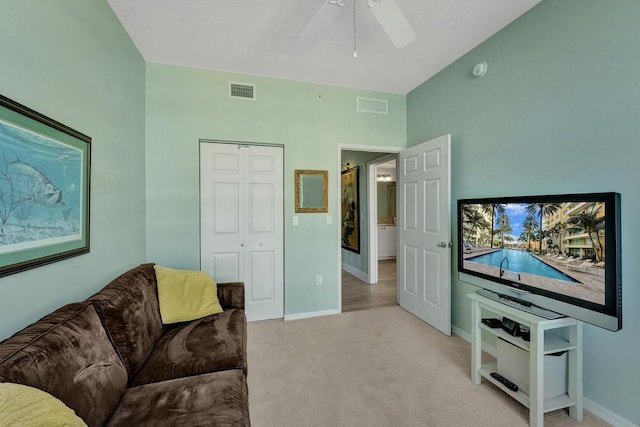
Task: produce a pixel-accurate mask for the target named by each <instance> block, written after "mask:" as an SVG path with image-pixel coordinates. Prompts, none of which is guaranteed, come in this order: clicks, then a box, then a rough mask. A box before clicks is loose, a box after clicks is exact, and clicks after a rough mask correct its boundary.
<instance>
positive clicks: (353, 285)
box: [340, 147, 397, 312]
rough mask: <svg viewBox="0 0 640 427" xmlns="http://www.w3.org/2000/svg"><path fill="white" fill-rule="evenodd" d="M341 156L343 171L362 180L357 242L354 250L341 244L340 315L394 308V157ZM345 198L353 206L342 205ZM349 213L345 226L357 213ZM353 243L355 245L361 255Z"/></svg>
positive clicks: (374, 154)
mask: <svg viewBox="0 0 640 427" xmlns="http://www.w3.org/2000/svg"><path fill="white" fill-rule="evenodd" d="M367 148H368V147H367ZM340 154H341V156H340V157H341V169H342V170H343V171H353V170H354V169H357V175H358V186H357V187H358V194H357V203H356V204H357V206H358V212H357V225H356V233H357V240H353V241H352V242H349V243H350V244H351V246H352V247H348V246H345V243H344V242H343V243H342V250H341V283H342V286H341V295H340V296H341V311H343V312H344V311H353V310H362V309H367V308H372V307H380V306H386V305H395V304H396V303H397V274H396V260H395V259H396V248H397V232H396V194H395V191H396V188H395V181H396V180H395V176H396V173H395V171H396V153H394V152H384V151H382V152H379V151H375V150H374V151H365V150H364V149H362V150H359V149H356V150H342V151H341V153H340ZM351 174H353V172H351ZM347 193H348V194H352V192H351V191H347V192H345V191H344V189H342V188H341V192H340V194H341V201H340V203H341V206H342V205H345V206H351V205H352V202H353V201H352V200H346V201H345V200H342V199H344V198H345V194H347ZM351 197H352V196H351ZM346 212H347V213H348V214H350V215H349V218H347V217H345V218H342V222H343V223H344V222H345V221H351V222H353V218H352V217H353V214H352V212H353V210H351V211H346ZM349 225H351V224H349ZM343 230H344V224H343ZM353 242H357V250H354V248H353Z"/></svg>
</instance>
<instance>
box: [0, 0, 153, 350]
mask: <svg viewBox="0 0 640 427" xmlns="http://www.w3.org/2000/svg"><path fill="white" fill-rule="evenodd" d="M0 28H2V31H0V93H2V94H3V95H5V96H7V97H9V98H11V99H13V100H15V101H17V102H19V103H21V104H23V105H26V106H27V107H30V108H32V109H34V110H36V111H38V112H40V113H42V114H45V115H46V116H49V117H51V118H53V119H55V120H57V121H59V122H61V123H64V124H66V125H67V126H69V127H71V128H74V129H76V130H78V131H80V132H82V133H84V134H87V135H89V136H91V137H92V138H93V142H92V144H91V149H92V153H91V154H92V165H91V166H92V170H91V252H90V253H89V254H86V255H82V256H79V257H75V258H71V259H69V260H65V261H61V262H57V263H55V264H52V265H48V266H45V267H40V268H37V269H33V270H29V271H27V272H24V273H19V274H15V275H11V276H7V277H4V278H0V339H2V338H4V337H7V336H8V335H10V334H12V333H14V332H16V331H17V330H18V329H21V328H23V327H24V326H26V325H27V324H29V323H30V322H32V321H35V320H37V319H38V318H39V317H41V316H43V315H45V314H47V313H49V312H51V311H53V310H54V309H56V308H58V307H60V306H62V305H63V304H65V303H68V302H71V301H77V300H81V299H84V298H86V297H87V296H89V295H90V294H91V293H93V292H94V291H96V290H98V289H99V288H101V287H102V286H104V285H105V284H106V282H107V281H109V280H111V279H112V278H113V277H115V276H116V275H117V274H119V273H121V272H123V271H124V270H125V269H127V268H129V267H131V266H134V265H136V264H138V263H140V262H142V261H144V251H145V241H144V239H145V225H144V219H145V218H144V119H145V118H144V88H145V87H144V78H145V75H144V73H145V70H144V61H143V59H142V58H141V56H140V54H139V53H138V51H137V50H136V48H135V47H134V45H133V43H131V41H130V39H129V37H128V36H127V34H126V33H125V31H124V29H123V28H122V26H121V25H120V22H119V21H118V20H117V18H116V17H115V15H114V14H113V12H112V10H111V8H110V7H109V6H108V4H107V3H106V1H104V0H66V1H64V2H51V1H50V0H29V1H5V2H3V5H2V12H1V13H0Z"/></svg>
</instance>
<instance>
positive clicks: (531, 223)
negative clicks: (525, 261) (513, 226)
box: [520, 214, 538, 251]
mask: <svg viewBox="0 0 640 427" xmlns="http://www.w3.org/2000/svg"><path fill="white" fill-rule="evenodd" d="M537 232H538V223H537V222H536V218H535V216H533V215H532V214H528V215H527V216H526V218H525V219H524V221H523V222H522V234H520V238H521V240H525V241H526V242H527V250H528V251H530V250H531V239H535V238H536V233H537Z"/></svg>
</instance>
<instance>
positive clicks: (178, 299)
mask: <svg viewBox="0 0 640 427" xmlns="http://www.w3.org/2000/svg"><path fill="white" fill-rule="evenodd" d="M154 269H155V271H156V281H157V282H158V301H159V305H160V317H161V318H162V323H164V324H169V323H178V322H187V321H189V320H194V319H200V318H201V317H205V316H210V315H212V314H215V313H220V312H222V307H220V303H219V302H218V293H217V287H216V282H215V281H214V280H213V279H212V278H211V276H209V275H208V274H207V273H205V272H204V271H199V270H176V269H175V268H167V267H160V266H158V265H156V266H155V267H154Z"/></svg>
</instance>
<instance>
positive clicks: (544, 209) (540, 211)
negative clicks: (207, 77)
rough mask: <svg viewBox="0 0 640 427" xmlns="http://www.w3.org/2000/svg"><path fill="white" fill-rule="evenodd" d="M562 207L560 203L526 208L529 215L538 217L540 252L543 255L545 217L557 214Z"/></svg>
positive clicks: (529, 205)
mask: <svg viewBox="0 0 640 427" xmlns="http://www.w3.org/2000/svg"><path fill="white" fill-rule="evenodd" d="M561 206H562V205H561V204H560V203H529V204H528V205H527V207H526V208H525V209H526V211H527V213H528V214H529V215H533V216H536V217H538V227H539V241H540V245H539V247H538V252H539V253H540V255H542V239H543V237H544V233H543V230H542V218H544V216H545V215H551V214H553V213H556V212H557V211H558V210H559V209H560V207H561Z"/></svg>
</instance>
